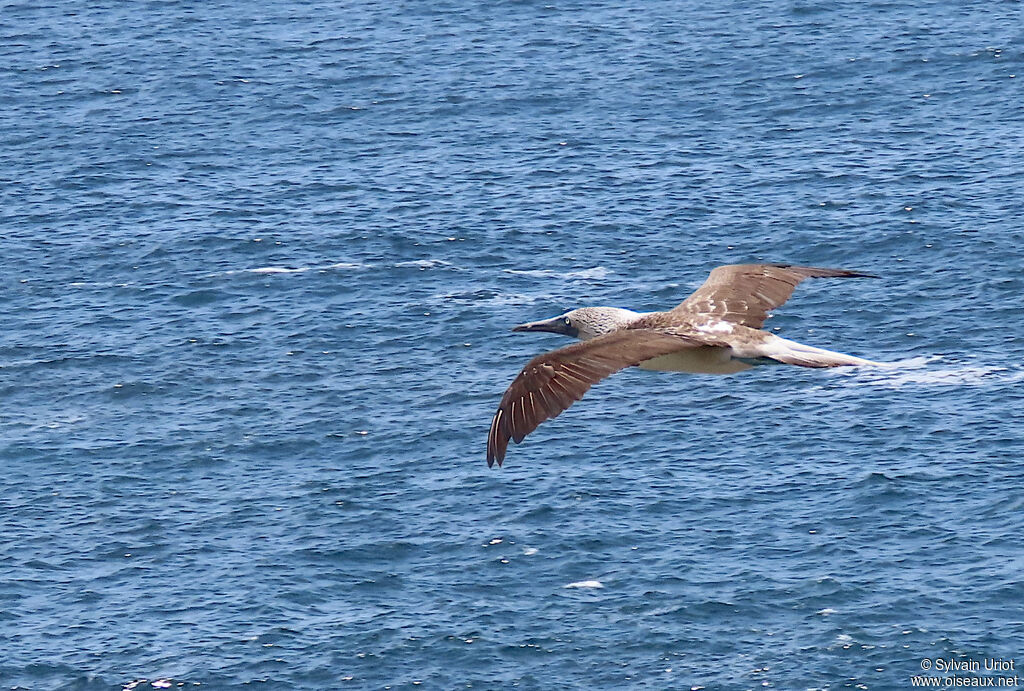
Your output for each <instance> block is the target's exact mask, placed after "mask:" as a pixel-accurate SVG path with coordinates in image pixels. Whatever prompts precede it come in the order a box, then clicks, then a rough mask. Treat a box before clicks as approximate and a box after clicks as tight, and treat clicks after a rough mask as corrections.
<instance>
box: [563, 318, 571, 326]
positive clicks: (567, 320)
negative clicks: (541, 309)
mask: <svg viewBox="0 0 1024 691" xmlns="http://www.w3.org/2000/svg"><path fill="white" fill-rule="evenodd" d="M562 323H563V324H565V325H566V326H572V322H571V321H569V317H562Z"/></svg>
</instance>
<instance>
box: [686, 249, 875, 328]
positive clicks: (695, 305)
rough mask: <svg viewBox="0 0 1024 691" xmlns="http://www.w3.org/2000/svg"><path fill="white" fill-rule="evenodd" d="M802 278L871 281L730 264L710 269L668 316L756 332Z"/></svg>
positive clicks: (847, 274) (830, 272)
mask: <svg viewBox="0 0 1024 691" xmlns="http://www.w3.org/2000/svg"><path fill="white" fill-rule="evenodd" d="M805 278H875V276H872V275H871V274H864V273H860V272H857V271H846V270H844V269H825V268H821V267H817V266H791V265H789V264H730V265H727V266H720V267H718V268H717V269H714V270H713V271H712V272H711V274H710V275H709V276H708V279H707V280H706V281H704V285H702V286H701V287H700V288H698V289H697V290H696V292H694V294H693V295H691V296H690V297H688V298H686V300H684V301H683V302H682V303H680V304H679V305H678V306H677V307H675V308H674V309H673V310H672V311H671V312H670V314H673V315H677V314H680V313H683V314H694V315H698V314H699V315H709V316H715V317H718V318H719V319H722V320H724V321H727V322H731V323H733V324H742V325H743V326H749V327H751V328H754V329H760V328H761V327H762V326H763V325H764V320H765V319H766V318H767V317H768V312H770V311H771V310H773V309H775V308H776V307H778V306H779V305H781V304H782V303H784V302H785V301H786V300H788V299H789V296H790V295H792V294H793V289H794V288H796V286H797V284H798V283H800V281H802V280H804V279H805Z"/></svg>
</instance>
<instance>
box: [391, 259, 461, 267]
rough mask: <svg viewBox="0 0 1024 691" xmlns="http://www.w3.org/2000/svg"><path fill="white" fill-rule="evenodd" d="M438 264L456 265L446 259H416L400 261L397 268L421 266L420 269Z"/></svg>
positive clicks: (396, 265)
mask: <svg viewBox="0 0 1024 691" xmlns="http://www.w3.org/2000/svg"><path fill="white" fill-rule="evenodd" d="M438 266H452V267H454V266H455V265H454V264H452V263H451V262H446V261H445V260H444V259H415V260H413V261H408V262H398V263H397V264H395V268H408V267H413V268H419V269H433V268H435V267H438Z"/></svg>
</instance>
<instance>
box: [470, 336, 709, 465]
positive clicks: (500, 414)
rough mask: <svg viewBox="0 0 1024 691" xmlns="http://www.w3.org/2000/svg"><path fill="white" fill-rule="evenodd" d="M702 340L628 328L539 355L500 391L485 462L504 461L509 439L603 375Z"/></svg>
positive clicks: (549, 416)
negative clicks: (502, 392)
mask: <svg viewBox="0 0 1024 691" xmlns="http://www.w3.org/2000/svg"><path fill="white" fill-rule="evenodd" d="M699 345H700V344H699V343H697V342H695V341H693V340H691V339H690V338H688V337H687V336H686V335H685V334H682V333H679V334H676V333H672V332H670V331H667V330H655V329H630V330H622V331H614V332H612V333H610V334H606V335H604V336H600V337H598V338H594V339H592V340H589V341H583V342H581V343H574V344H572V345H569V346H565V347H564V348H559V349H557V350H552V351H550V352H548V353H544V354H543V355H538V356H537V357H535V358H533V359H532V360H530V362H529V363H527V365H526V367H524V368H523V371H522V372H520V373H519V376H518V377H516V378H515V381H513V382H512V384H511V386H509V387H508V390H507V391H505V395H504V396H502V397H501V403H500V404H499V405H498V411H497V412H496V413H495V414H494V418H493V419H492V420H491V430H490V433H489V434H488V435H487V466H488V467H490V466H493V465H494V462H495V461H497V462H498V465H499V466H501V464H502V461H504V460H505V450H506V449H507V448H508V442H509V440H510V439H512V440H515V442H516V443H517V444H518V443H519V442H521V441H522V440H523V438H524V437H526V435H527V434H529V433H530V432H532V431H533V430H535V429H537V426H538V425H540V423H542V422H544V421H545V420H550V419H552V418H554V417H557V416H558V415H560V414H561V413H562V411H564V410H565V409H566V408H568V407H569V406H571V405H572V404H573V403H575V402H576V401H578V400H580V399H581V398H583V394H585V393H586V392H587V391H588V390H589V389H590V387H591V386H592V385H594V384H596V383H597V382H599V381H601V380H602V379H604V378H605V377H608V376H610V375H612V374H614V373H616V372H618V371H619V370H621V369H624V368H626V367H629V366H631V365H636V364H639V363H641V362H643V361H644V360H649V359H651V358H653V357H657V356H659V355H665V354H667V353H672V352H676V351H678V350H683V349H685V348H695V347H698V346H699Z"/></svg>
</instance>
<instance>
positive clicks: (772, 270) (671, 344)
mask: <svg viewBox="0 0 1024 691" xmlns="http://www.w3.org/2000/svg"><path fill="white" fill-rule="evenodd" d="M805 278H875V277H874V276H871V275H870V274H865V273H860V272H857V271H845V270H843V269H825V268H820V267H814V266H792V265H789V264H731V265H728V266H720V267H718V268H717V269H715V270H713V271H712V272H711V274H710V275H709V276H708V278H707V280H706V281H705V282H704V284H703V285H702V286H701V287H700V288H698V289H697V291H696V292H694V293H693V295H691V296H690V297H688V298H686V300H684V301H683V302H682V303H680V304H679V305H678V306H676V307H674V308H672V309H671V310H668V311H666V312H633V311H632V310H627V309H620V308H618V307H583V308H580V309H575V310H572V311H570V312H566V313H565V314H561V315H559V316H557V317H553V318H551V319H546V320H542V321H536V322H529V323H527V324H520V325H519V326H516V327H515V328H513V329H512V330H513V331H546V332H551V333H558V334H564V335H566V336H571V337H574V338H578V339H580V342H579V343H574V344H572V345H568V346H565V347H563V348H558V349H556V350H552V351H550V352H547V353H544V354H542V355H538V356H537V357H535V358H533V359H532V360H530V362H528V363H527V364H526V367H524V368H523V370H522V371H521V372H520V373H519V376H517V377H516V378H515V380H514V381H513V382H512V384H511V386H509V387H508V390H506V391H505V395H504V396H502V397H501V403H500V404H499V405H498V410H497V412H496V413H495V414H494V418H493V419H492V420H491V429H490V432H489V433H488V435H487V466H488V467H491V466H493V465H494V463H495V462H497V463H498V466H499V467H500V466H501V464H502V462H503V461H504V460H505V452H506V450H507V449H508V443H509V440H512V441H515V443H517V444H518V443H519V442H521V441H522V440H523V439H524V438H525V437H526V435H527V434H529V433H530V432H532V431H533V430H535V429H537V427H538V425H540V424H541V423H542V422H544V421H545V420H550V419H552V418H555V417H557V416H558V415H560V414H561V413H562V411H564V410H566V409H567V408H568V407H569V406H571V405H572V404H573V403H575V402H576V401H578V400H580V399H581V398H583V394H585V393H586V392H587V391H588V390H589V389H590V387H591V386H592V385H594V384H596V383H597V382H599V381H601V380H602V379H604V378H605V377H608V376H610V375H612V374H614V373H616V372H618V371H619V370H621V369H625V368H626V367H631V366H639V367H640V368H641V369H650V370H658V371H677V372H695V373H705V374H731V373H733V372H739V371H742V370H745V369H749V368H750V367H752V366H754V365H755V364H759V363H762V362H771V361H774V362H780V363H784V364H787V365H799V366H801V367H842V366H856V365H879V364H880V363H877V362H872V361H871V360H864V359H862V358H859V357H854V356H852V355H843V354H842V353H834V352H832V351H829V350H823V349H821V348H814V347H812V346H807V345H803V344H801V343H796V342H795V341H790V340H788V339H786V338H781V337H779V336H776V335H775V334H772V333H769V332H767V331H762V330H761V327H762V326H763V325H764V321H765V319H767V318H768V313H769V311H771V310H773V309H775V308H776V307H778V306H780V305H781V304H782V303H784V302H785V301H786V300H788V299H789V296H790V295H792V294H793V290H794V289H795V288H796V286H797V284H798V283H800V281H802V280H804V279H805Z"/></svg>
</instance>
